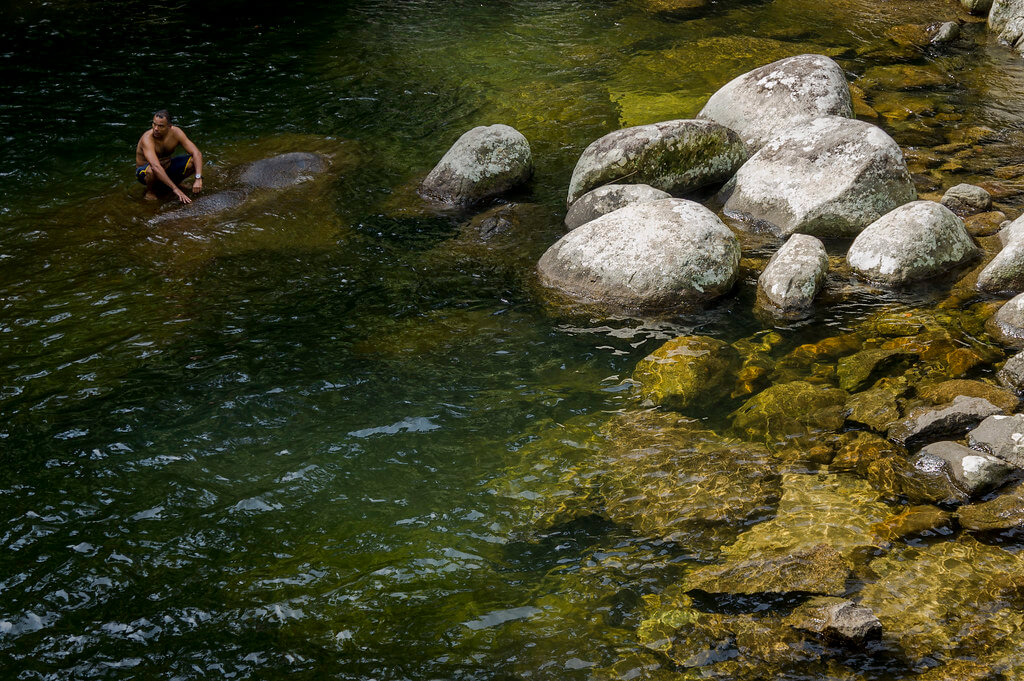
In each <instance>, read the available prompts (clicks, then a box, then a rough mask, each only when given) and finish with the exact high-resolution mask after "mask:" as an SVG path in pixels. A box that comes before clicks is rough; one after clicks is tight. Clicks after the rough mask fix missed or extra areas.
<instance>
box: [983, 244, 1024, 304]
mask: <svg viewBox="0 0 1024 681" xmlns="http://www.w3.org/2000/svg"><path fill="white" fill-rule="evenodd" d="M975 286H976V287H977V289H978V290H979V291H988V292H989V293H1020V292H1021V291H1024V239H1015V240H1012V241H1010V242H1009V243H1007V244H1006V245H1004V246H1003V248H1002V250H1000V251H999V252H998V253H996V257H994V258H992V260H991V261H990V262H989V264H987V265H985V269H983V270H982V271H981V272H980V273H978V282H977V284H975Z"/></svg>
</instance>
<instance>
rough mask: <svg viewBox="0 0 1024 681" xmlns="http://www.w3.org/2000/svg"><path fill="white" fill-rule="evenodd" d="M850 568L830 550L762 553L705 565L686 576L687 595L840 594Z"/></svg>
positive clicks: (821, 547)
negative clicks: (697, 593) (699, 592)
mask: <svg viewBox="0 0 1024 681" xmlns="http://www.w3.org/2000/svg"><path fill="white" fill-rule="evenodd" d="M851 569H852V566H851V565H850V563H849V562H848V561H847V560H846V559H845V558H843V556H842V555H841V554H840V553H839V552H838V551H836V550H835V549H834V548H832V547H831V546H829V545H827V544H818V545H816V546H812V547H809V548H798V549H795V550H793V551H786V550H778V549H776V550H774V551H769V550H764V551H762V552H760V553H759V554H757V555H755V556H753V557H750V558H747V559H745V560H744V559H735V560H731V561H729V562H727V563H726V564H724V565H709V566H706V567H702V568H699V569H697V570H695V571H694V572H692V573H690V575H688V576H687V578H686V581H685V582H683V588H684V589H686V590H688V591H704V592H707V593H714V594H717V593H726V594H786V593H812V594H833V595H835V594H842V593H844V592H845V591H846V579H847V577H849V575H850V571H851Z"/></svg>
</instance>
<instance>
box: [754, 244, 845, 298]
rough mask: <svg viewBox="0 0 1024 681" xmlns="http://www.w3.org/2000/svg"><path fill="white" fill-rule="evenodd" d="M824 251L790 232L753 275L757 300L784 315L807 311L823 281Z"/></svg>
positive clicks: (826, 266)
mask: <svg viewBox="0 0 1024 681" xmlns="http://www.w3.org/2000/svg"><path fill="white" fill-rule="evenodd" d="M827 273H828V253H827V252H826V251H825V245H824V244H822V243H821V241H819V240H818V239H816V238H814V237H813V236H809V235H807V234H794V235H793V236H791V237H789V240H788V241H786V243H785V244H783V245H782V248H780V249H779V250H778V251H776V253H775V255H773V256H772V259H771V260H769V261H768V265H767V266H766V267H765V268H764V271H763V272H761V276H759V277H758V278H757V300H758V303H760V304H761V305H762V306H764V307H766V308H768V309H769V310H772V311H778V312H780V313H782V314H783V315H786V316H792V315H799V314H802V313H805V312H806V311H808V310H809V309H810V307H811V303H812V302H814V297H815V296H816V295H818V291H820V290H821V287H822V286H823V285H824V283H825V275H826V274H827Z"/></svg>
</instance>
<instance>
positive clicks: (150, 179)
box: [135, 163, 159, 201]
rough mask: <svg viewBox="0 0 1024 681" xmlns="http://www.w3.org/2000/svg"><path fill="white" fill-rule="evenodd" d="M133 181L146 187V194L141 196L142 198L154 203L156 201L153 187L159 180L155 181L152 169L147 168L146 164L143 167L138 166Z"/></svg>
mask: <svg viewBox="0 0 1024 681" xmlns="http://www.w3.org/2000/svg"><path fill="white" fill-rule="evenodd" d="M135 179H137V180H138V181H139V182H141V183H142V184H144V185H146V193H145V194H143V197H144V198H146V199H148V200H150V201H155V200H156V199H157V195H156V192H155V191H154V190H155V189H156V187H155V186H154V185H155V183H157V182H159V180H157V179H156V173H154V172H153V169H152V168H150V167H149V164H148V163H147V164H146V165H144V166H138V167H137V168H135Z"/></svg>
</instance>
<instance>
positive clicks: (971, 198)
mask: <svg viewBox="0 0 1024 681" xmlns="http://www.w3.org/2000/svg"><path fill="white" fill-rule="evenodd" d="M942 205H943V206H945V207H946V208H948V209H950V210H951V211H953V212H954V213H956V214H957V215H959V216H961V217H962V216H965V215H974V214H975V213H984V212H985V211H987V210H988V209H989V208H991V207H992V195H991V194H989V193H988V192H987V191H985V190H984V189H982V188H981V187H979V186H977V185H973V184H958V185H955V186H952V187H950V188H949V189H947V190H946V193H945V194H943V195H942Z"/></svg>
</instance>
